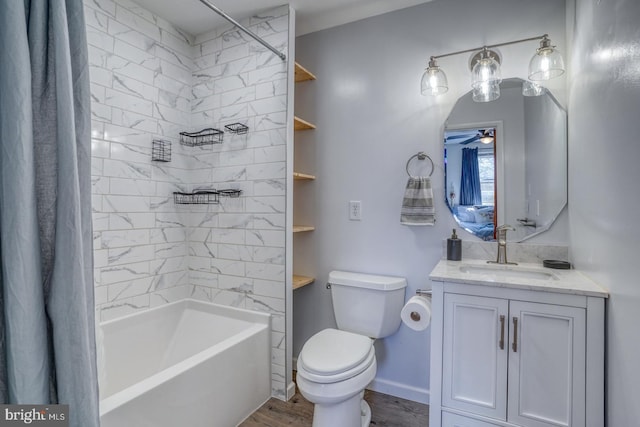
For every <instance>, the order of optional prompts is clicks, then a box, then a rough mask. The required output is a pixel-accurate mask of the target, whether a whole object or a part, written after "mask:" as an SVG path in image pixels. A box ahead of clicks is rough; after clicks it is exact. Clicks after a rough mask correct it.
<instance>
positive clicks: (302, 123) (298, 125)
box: [293, 116, 316, 130]
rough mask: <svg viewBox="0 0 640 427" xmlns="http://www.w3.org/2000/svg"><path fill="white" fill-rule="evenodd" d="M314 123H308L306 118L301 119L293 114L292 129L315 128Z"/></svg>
mask: <svg viewBox="0 0 640 427" xmlns="http://www.w3.org/2000/svg"><path fill="white" fill-rule="evenodd" d="M315 128H316V125H314V124H312V123H309V122H308V121H306V120H302V119H301V118H300V117H296V116H293V129H294V130H309V129H315Z"/></svg>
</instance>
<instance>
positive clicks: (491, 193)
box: [444, 128, 497, 240]
mask: <svg viewBox="0 0 640 427" xmlns="http://www.w3.org/2000/svg"><path fill="white" fill-rule="evenodd" d="M496 133H497V130H496V128H484V129H479V128H471V129H457V130H445V133H444V157H445V182H447V185H448V188H449V190H448V198H447V204H448V205H449V209H450V210H451V211H452V212H453V214H454V216H455V218H456V220H457V221H458V224H460V226H461V227H462V228H464V229H465V230H467V231H468V232H470V233H472V234H474V235H476V236H478V237H480V238H481V239H483V240H492V239H493V238H494V237H495V236H494V234H495V232H494V230H495V227H496V225H495V223H496V219H497V216H496V215H495V196H496V183H497V179H496V168H495V160H496V156H495V140H496ZM456 189H457V190H456Z"/></svg>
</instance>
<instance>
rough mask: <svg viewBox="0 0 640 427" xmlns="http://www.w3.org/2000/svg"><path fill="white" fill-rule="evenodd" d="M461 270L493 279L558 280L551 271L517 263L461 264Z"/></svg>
mask: <svg viewBox="0 0 640 427" xmlns="http://www.w3.org/2000/svg"><path fill="white" fill-rule="evenodd" d="M459 269H460V272H462V273H467V274H481V275H483V276H487V278H491V279H493V280H499V279H505V278H512V279H515V278H519V279H530V280H558V276H556V275H555V274H553V273H551V272H547V271H542V270H536V269H531V268H524V267H518V266H517V265H499V264H496V265H491V264H487V265H461V266H460V267H459Z"/></svg>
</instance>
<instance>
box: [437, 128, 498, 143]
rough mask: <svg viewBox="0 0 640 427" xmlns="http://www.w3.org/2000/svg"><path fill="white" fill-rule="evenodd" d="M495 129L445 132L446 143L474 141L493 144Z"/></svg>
mask: <svg viewBox="0 0 640 427" xmlns="http://www.w3.org/2000/svg"><path fill="white" fill-rule="evenodd" d="M494 135H495V129H466V130H460V131H447V132H445V140H444V143H445V144H460V145H467V144H471V143H473V142H481V143H483V144H491V143H492V142H493V141H494Z"/></svg>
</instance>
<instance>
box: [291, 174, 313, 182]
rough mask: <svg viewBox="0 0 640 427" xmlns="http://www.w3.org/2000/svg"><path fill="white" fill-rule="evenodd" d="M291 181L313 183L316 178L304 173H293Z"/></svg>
mask: <svg viewBox="0 0 640 427" xmlns="http://www.w3.org/2000/svg"><path fill="white" fill-rule="evenodd" d="M293 179H295V180H297V181H313V180H314V179H316V177H315V176H314V175H309V174H306V173H300V172H294V173H293Z"/></svg>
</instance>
